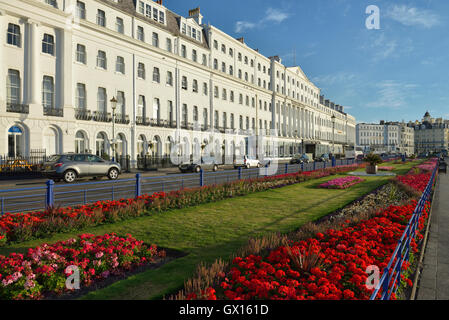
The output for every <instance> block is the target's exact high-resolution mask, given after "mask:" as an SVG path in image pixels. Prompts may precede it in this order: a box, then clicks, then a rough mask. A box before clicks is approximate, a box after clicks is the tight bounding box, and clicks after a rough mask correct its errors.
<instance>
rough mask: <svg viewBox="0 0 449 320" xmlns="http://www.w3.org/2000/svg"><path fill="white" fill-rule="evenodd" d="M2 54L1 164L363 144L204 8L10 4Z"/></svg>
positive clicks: (33, 0) (0, 29) (339, 116)
mask: <svg viewBox="0 0 449 320" xmlns="http://www.w3.org/2000/svg"><path fill="white" fill-rule="evenodd" d="M0 46H1V50H0V72H1V73H2V74H3V75H6V76H5V77H2V78H1V79H2V80H0V120H1V124H2V128H3V133H1V134H0V154H8V155H10V156H27V155H30V154H31V153H32V152H33V150H38V149H39V150H45V153H46V154H47V155H50V154H55V153H60V152H92V153H96V154H97V155H101V156H104V157H106V156H107V155H108V156H112V153H113V148H111V147H112V145H113V144H114V145H115V152H116V156H117V157H118V156H125V155H126V156H128V155H129V156H130V158H131V160H132V163H134V164H135V160H136V159H137V158H138V156H139V155H147V154H151V155H152V156H154V157H163V156H168V155H169V154H170V152H171V150H173V146H175V145H178V144H179V150H178V151H177V152H181V153H182V152H184V153H189V152H191V150H198V148H201V149H204V148H205V147H208V148H212V149H215V151H216V152H219V153H220V152H221V153H220V154H226V156H232V154H234V152H240V153H242V154H244V153H246V152H247V151H248V150H246V149H247V148H248V142H247V141H248V139H247V138H248V137H249V136H254V135H256V136H257V137H258V138H259V139H261V137H263V140H261V141H262V142H259V144H260V143H262V144H263V146H264V149H265V151H264V152H265V153H266V154H268V153H270V155H272V156H273V155H274V156H275V157H285V156H289V155H291V154H293V153H296V152H302V150H301V147H302V148H303V149H304V150H303V151H307V152H308V153H321V152H323V153H324V152H332V150H331V149H330V147H331V145H332V144H334V146H335V148H336V149H335V150H338V151H340V152H343V148H344V146H345V145H354V143H355V124H356V122H355V118H354V117H352V116H350V115H348V114H346V113H344V111H343V108H342V107H339V108H335V107H332V106H331V105H329V104H328V105H325V103H324V101H322V102H320V89H319V88H317V87H316V86H315V85H314V84H313V83H312V82H311V81H310V80H309V79H308V78H307V76H306V75H305V74H304V72H303V71H302V70H301V68H300V67H286V66H284V65H283V64H282V62H281V59H279V58H278V57H276V56H275V57H270V58H268V57H265V56H263V55H262V54H260V53H259V52H258V50H253V49H251V48H250V47H248V46H247V45H246V44H245V42H244V39H234V38H233V37H231V36H229V35H228V34H226V33H224V32H223V31H221V30H219V29H217V28H216V27H213V26H210V25H206V24H204V23H203V22H202V15H201V13H200V10H199V8H197V9H194V10H191V11H190V12H189V16H188V17H182V16H180V15H178V14H175V13H173V12H171V11H170V10H169V9H167V8H165V7H164V6H163V4H162V1H157V2H154V1H151V0H144V1H140V0H134V1H133V0H82V1H78V0H14V1H11V0H0ZM113 97H114V98H115V99H116V100H117V104H116V109H115V113H113V110H112V106H113V103H111V102H110V101H111V99H112V98H113ZM333 116H335V122H332V118H333ZM113 120H114V121H113ZM212 131H218V132H219V134H216V133H213V132H212ZM259 148H260V145H259ZM222 150H224V152H222Z"/></svg>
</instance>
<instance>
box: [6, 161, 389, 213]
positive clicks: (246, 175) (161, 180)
mask: <svg viewBox="0 0 449 320" xmlns="http://www.w3.org/2000/svg"><path fill="white" fill-rule="evenodd" d="M384 160H391V158H385V159H384ZM354 163H361V161H357V160H354V159H343V160H335V161H332V162H329V163H326V162H312V163H305V164H284V165H279V166H278V168H277V170H276V172H270V171H269V170H267V169H264V168H262V169H248V170H247V169H242V168H238V169H237V170H228V171H219V172H214V173H212V172H201V173H193V174H177V175H167V176H157V177H143V176H141V175H140V174H137V175H136V178H133V179H122V180H116V181H99V182H88V183H79V184H70V185H69V184H66V185H64V184H55V183H54V182H53V181H52V180H49V181H47V182H46V186H40V187H34V188H24V189H9V190H0V214H1V215H3V214H5V213H6V212H9V213H17V212H27V211H35V210H43V209H45V208H49V207H52V206H60V207H68V206H78V205H85V204H89V203H95V202H97V201H107V200H118V199H122V198H135V197H137V196H140V195H142V194H152V193H154V192H170V191H176V190H180V189H186V188H195V187H202V186H207V185H213V184H222V183H227V182H232V181H237V180H242V179H256V178H260V177H265V176H268V175H280V174H286V173H294V172H298V171H300V170H301V171H314V170H319V169H323V168H326V167H330V166H335V167H339V166H344V165H350V164H354ZM269 173H271V174H269Z"/></svg>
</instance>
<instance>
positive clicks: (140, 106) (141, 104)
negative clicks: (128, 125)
mask: <svg viewBox="0 0 449 320" xmlns="http://www.w3.org/2000/svg"><path fill="white" fill-rule="evenodd" d="M145 109H146V102H145V96H142V95H139V100H138V101H137V116H138V117H141V118H144V117H146V110H145Z"/></svg>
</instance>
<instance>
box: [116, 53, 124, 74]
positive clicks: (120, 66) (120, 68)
mask: <svg viewBox="0 0 449 320" xmlns="http://www.w3.org/2000/svg"><path fill="white" fill-rule="evenodd" d="M115 72H117V73H121V74H125V59H124V58H123V57H120V56H118V57H117V61H116V63H115Z"/></svg>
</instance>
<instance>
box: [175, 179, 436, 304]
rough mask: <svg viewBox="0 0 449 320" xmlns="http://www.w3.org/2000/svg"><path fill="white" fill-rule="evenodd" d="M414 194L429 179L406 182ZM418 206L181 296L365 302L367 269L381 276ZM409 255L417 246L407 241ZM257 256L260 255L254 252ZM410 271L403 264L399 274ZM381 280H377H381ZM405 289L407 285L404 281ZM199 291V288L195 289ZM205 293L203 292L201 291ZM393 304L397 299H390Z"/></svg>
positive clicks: (395, 209) (252, 262) (272, 256)
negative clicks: (372, 267) (361, 300)
mask: <svg viewBox="0 0 449 320" xmlns="http://www.w3.org/2000/svg"><path fill="white" fill-rule="evenodd" d="M406 177H407V178H408V179H410V185H411V186H412V187H413V188H418V190H420V189H421V185H420V184H419V183H418V181H423V183H426V184H428V182H429V179H430V176H429V175H426V176H422V177H421V176H416V175H414V176H409V175H407V176H406ZM416 205H417V201H416V200H411V201H409V203H407V204H404V205H399V206H390V207H388V208H387V209H384V210H380V211H379V212H377V213H376V214H375V215H374V216H373V217H371V218H369V219H365V220H361V221H358V222H355V223H352V224H351V225H350V224H348V223H349V220H348V221H347V222H346V223H345V224H343V225H341V228H339V229H335V228H331V229H329V230H327V231H326V232H322V233H316V236H315V237H312V238H309V239H307V240H303V241H288V242H287V243H284V244H283V245H280V246H275V247H273V248H274V249H273V250H268V251H265V252H262V254H259V253H257V254H252V255H247V256H241V257H237V258H235V259H234V260H233V261H232V263H231V265H230V266H227V267H226V268H224V272H219V273H217V275H216V278H215V279H214V281H212V283H215V284H216V285H213V286H211V287H206V288H205V289H204V290H202V289H199V290H196V291H195V292H193V291H194V290H192V291H190V292H187V294H185V295H184V293H182V294H180V297H185V298H186V299H192V300H197V299H209V300H215V299H223V300H226V299H230V300H252V299H287V300H290V299H297V300H333V299H335V300H341V299H345V300H355V299H364V300H367V299H369V298H370V297H371V295H372V292H373V289H370V288H368V287H367V286H366V281H367V277H368V274H367V273H366V268H367V267H368V266H371V265H374V266H377V267H378V268H379V269H380V270H381V272H382V271H383V269H384V268H385V267H386V266H387V265H388V263H389V261H390V259H391V257H392V254H393V252H394V250H395V249H396V246H397V243H398V240H399V239H400V238H401V236H402V235H403V232H404V230H405V228H406V226H407V224H408V222H409V221H410V218H411V216H412V214H413V213H414V210H415V208H416ZM429 208H430V207H429V203H426V206H425V208H424V211H423V214H422V216H421V217H420V220H419V224H418V230H417V237H418V239H419V240H421V239H422V238H423V235H422V234H421V232H422V231H423V230H424V226H425V221H426V220H427V218H428V212H429ZM411 250H412V254H413V253H416V252H417V250H418V248H417V243H416V242H415V241H414V240H412V241H411ZM258 252H260V251H258ZM409 267H410V264H409V263H404V265H403V270H407V269H408V268H409ZM380 276H381V275H380ZM401 280H402V281H403V282H405V284H406V285H407V286H411V285H412V282H411V280H410V279H407V278H406V277H405V276H401ZM200 288H201V287H200ZM203 288H204V287H203ZM392 299H396V296H395V295H394V294H393V295H392Z"/></svg>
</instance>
